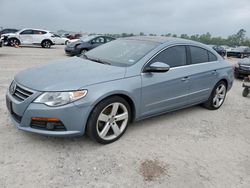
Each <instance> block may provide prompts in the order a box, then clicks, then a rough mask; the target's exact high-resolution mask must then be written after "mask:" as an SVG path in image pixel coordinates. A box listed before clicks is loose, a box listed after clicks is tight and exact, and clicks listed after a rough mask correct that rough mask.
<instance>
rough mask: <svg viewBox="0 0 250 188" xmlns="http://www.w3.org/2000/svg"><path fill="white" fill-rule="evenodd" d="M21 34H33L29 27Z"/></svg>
mask: <svg viewBox="0 0 250 188" xmlns="http://www.w3.org/2000/svg"><path fill="white" fill-rule="evenodd" d="M20 34H21V35H31V34H33V31H32V30H31V29H27V30H24V31H22V32H21V33H20Z"/></svg>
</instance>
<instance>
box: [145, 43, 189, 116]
mask: <svg viewBox="0 0 250 188" xmlns="http://www.w3.org/2000/svg"><path fill="white" fill-rule="evenodd" d="M186 60H187V55H186V47H185V46H174V47H170V48H167V49H166V50H164V51H162V52H161V53H159V54H158V55H157V56H155V57H154V58H153V59H152V60H151V61H150V62H149V63H148V65H150V64H151V63H154V62H164V63H166V64H168V65H169V66H170V67H171V68H170V70H169V71H168V72H165V73H142V74H141V77H142V90H141V91H142V94H141V99H142V100H141V113H142V114H141V115H142V117H146V116H150V115H152V114H155V113H161V112H164V111H169V110H174V109H177V108H180V107H182V106H185V105H187V104H188V103H189V102H188V93H189V73H188V72H186V71H185V67H184V66H185V65H186V62H187V61H186ZM148 65H146V66H148Z"/></svg>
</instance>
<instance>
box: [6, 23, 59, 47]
mask: <svg viewBox="0 0 250 188" xmlns="http://www.w3.org/2000/svg"><path fill="white" fill-rule="evenodd" d="M2 37H3V38H5V39H4V40H5V41H7V42H8V44H9V45H11V46H19V45H41V46H42V47H43V48H50V47H51V45H54V44H55V39H54V37H53V34H52V33H51V32H50V31H46V30H42V29H31V28H26V29H22V30H20V31H18V32H16V33H7V34H4V35H2Z"/></svg>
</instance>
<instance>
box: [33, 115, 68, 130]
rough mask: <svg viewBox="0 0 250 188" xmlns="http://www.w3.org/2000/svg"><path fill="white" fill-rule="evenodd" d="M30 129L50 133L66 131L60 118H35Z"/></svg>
mask: <svg viewBox="0 0 250 188" xmlns="http://www.w3.org/2000/svg"><path fill="white" fill-rule="evenodd" d="M30 127H32V128H34V129H41V130H49V131H66V128H65V126H64V124H63V123H62V122H61V121H60V119H58V118H44V117H33V118H31V122H30Z"/></svg>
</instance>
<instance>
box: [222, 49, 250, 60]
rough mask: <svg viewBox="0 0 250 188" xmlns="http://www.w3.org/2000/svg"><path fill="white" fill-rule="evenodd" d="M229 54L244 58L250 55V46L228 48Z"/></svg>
mask: <svg viewBox="0 0 250 188" xmlns="http://www.w3.org/2000/svg"><path fill="white" fill-rule="evenodd" d="M227 56H228V57H230V56H234V57H238V58H244V57H249V56H250V48H249V47H248V46H239V47H236V48H231V49H228V50H227Z"/></svg>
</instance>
